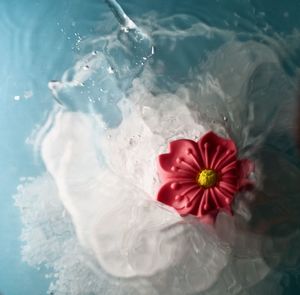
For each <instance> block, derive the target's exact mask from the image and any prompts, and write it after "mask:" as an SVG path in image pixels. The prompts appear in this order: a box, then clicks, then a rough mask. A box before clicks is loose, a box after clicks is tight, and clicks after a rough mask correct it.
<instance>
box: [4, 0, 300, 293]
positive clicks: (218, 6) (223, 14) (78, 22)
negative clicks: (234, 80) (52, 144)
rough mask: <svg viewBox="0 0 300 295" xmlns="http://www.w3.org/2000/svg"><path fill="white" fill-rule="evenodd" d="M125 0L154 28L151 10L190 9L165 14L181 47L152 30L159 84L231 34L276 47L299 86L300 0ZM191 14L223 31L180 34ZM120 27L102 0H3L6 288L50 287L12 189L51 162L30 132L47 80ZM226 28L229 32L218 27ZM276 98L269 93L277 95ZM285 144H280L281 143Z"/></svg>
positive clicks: (42, 109) (46, 99) (297, 287)
mask: <svg viewBox="0 0 300 295" xmlns="http://www.w3.org/2000/svg"><path fill="white" fill-rule="evenodd" d="M119 3H120V4H121V6H122V7H123V9H124V10H125V11H126V13H127V14H128V15H129V16H130V17H131V19H133V20H134V21H135V23H136V24H137V25H140V26H141V27H142V28H143V29H144V31H146V32H147V33H148V34H149V36H151V33H152V32H151V29H153V28H155V24H154V23H152V24H151V25H152V27H151V26H150V24H149V23H147V20H150V19H151V18H150V17H151V15H152V14H153V13H155V15H156V18H157V19H159V18H165V19H167V18H168V17H172V16H173V15H175V14H184V15H188V16H190V18H188V19H178V20H176V19H174V20H172V22H171V23H165V24H164V25H165V26H166V27H168V28H173V27H174V31H175V32H176V31H178V37H176V34H175V35H174V37H173V39H172V40H173V41H172V42H174V47H173V49H172V50H171V51H170V48H169V45H170V40H165V39H164V38H161V37H160V36H159V34H157V35H155V34H154V35H153V36H152V38H153V40H154V44H155V47H156V52H155V58H156V60H154V66H155V63H156V61H157V60H163V61H164V63H165V71H164V72H163V73H161V75H163V76H164V81H165V83H164V85H159V86H160V87H161V88H165V89H166V90H172V89H173V87H174V84H177V83H181V82H182V81H185V80H186V79H187V77H188V76H189V75H190V70H191V69H192V68H193V66H194V65H195V64H201V63H205V62H206V61H207V59H208V56H209V54H210V52H211V51H214V50H216V49H218V48H219V47H220V46H221V45H223V44H225V43H226V42H230V40H231V39H232V38H236V39H237V40H239V41H241V42H246V41H249V40H255V41H258V42H261V43H262V44H266V45H267V46H268V47H270V48H271V50H272V51H274V52H275V54H277V55H278V57H279V60H280V62H281V66H282V69H283V71H284V72H285V74H286V75H287V76H288V77H289V79H290V81H291V87H294V86H295V80H296V74H297V71H298V70H299V65H300V58H299V53H300V44H299V41H298V40H299V39H297V38H293V37H292V38H291V39H290V40H291V43H290V44H289V43H288V41H286V39H285V36H290V35H293V33H294V34H296V35H297V32H298V34H299V31H300V18H299V11H300V2H299V1H297V0H294V1H292V0H289V1H271V0H269V1H266V0H265V1H246V0H245V1H223V0H207V1H204V0H201V1H199V0H195V1H191V0H189V1H176V0H167V1H161V0H160V1H159V0H152V1H136V0H132V1H119ZM151 13H152V14H151ZM103 18H104V19H105V20H106V22H105V26H103ZM101 20H102V22H101ZM150 23H151V21H150ZM192 23H201V24H204V25H205V26H208V27H211V28H214V29H216V31H212V32H210V34H211V35H210V37H209V38H207V37H205V36H204V37H203V36H201V34H197V32H196V33H195V34H194V36H189V37H186V38H180V31H181V30H182V31H184V30H186V29H187V28H188V27H190V26H191V24H192ZM99 24H100V26H99ZM116 27H117V21H116V19H115V18H114V16H113V14H112V13H111V12H110V10H109V8H108V6H107V5H106V4H105V3H104V2H103V1H100V0H97V1H96V0H87V1H79V0H53V1H49V0H48V1H38V0H37V1H35V0H30V1H23V0H14V1H9V0H0V36H1V42H0V81H1V82H0V99H1V100H0V138H1V140H0V166H1V168H2V169H1V171H0V294H3V295H21V294H30V295H35V294H37V295H39V294H46V292H47V289H48V285H49V280H48V279H47V278H45V274H46V269H45V268H44V267H41V269H39V270H37V269H35V268H33V267H30V266H29V265H28V264H27V263H26V262H24V261H22V259H21V252H20V251H21V242H20V235H21V229H22V224H21V220H20V213H19V210H18V208H17V207H15V206H14V199H13V195H14V194H15V193H16V188H17V186H18V184H19V182H20V180H19V179H20V178H21V177H24V176H26V177H29V176H37V175H39V174H40V173H42V171H44V166H43V163H42V162H41V161H40V160H39V159H37V158H36V155H35V154H34V153H33V151H32V147H31V146H30V145H29V144H26V143H25V142H26V139H27V138H28V137H29V136H30V135H31V134H32V132H33V130H34V129H35V128H36V126H37V125H38V124H41V123H42V122H44V121H45V120H46V118H47V115H48V114H49V112H50V111H51V109H52V108H53V105H55V104H57V102H55V100H54V99H53V96H52V93H51V92H50V90H49V89H48V82H49V81H51V80H59V79H60V78H61V76H62V74H63V73H64V72H65V70H66V69H68V68H70V67H71V66H73V65H74V62H75V60H77V59H78V57H82V56H84V55H85V54H86V53H87V51H89V50H93V49H94V48H92V47H93V46H92V45H91V46H90V48H86V47H81V42H82V40H85V39H86V38H87V37H89V38H97V37H98V36H99V35H100V36H101V34H104V32H105V31H107V32H110V31H112V30H115V28H116ZM218 30H226V31H227V32H230V33H229V34H223V33H222V34H219V33H218ZM157 67H158V66H157ZM135 74H136V73H135ZM159 75H160V74H158V76H159ZM158 81H159V79H158ZM158 84H159V82H158ZM125 86H126V87H125ZM125 86H124V88H126V89H127V88H128V87H130V81H129V83H128V85H127V84H126V85H125ZM115 97H116V96H115ZM116 99H117V98H116ZM283 99H284V98H283ZM272 103H273V102H272V101H271V98H270V105H272ZM103 110H104V111H103ZM100 111H102V112H105V109H103V108H101V106H100ZM119 116H120V114H119V113H118V112H117V111H112V112H111V113H109V114H108V115H107V118H106V119H107V121H108V123H111V124H117V122H118V120H119V119H120V118H119ZM269 141H270V144H271V145H272V144H273V142H274V141H276V142H278V140H275V139H270V140H269ZM279 141H280V140H279ZM279 146H280V145H279V144H276V147H277V148H278V149H280V148H279ZM281 152H283V153H286V154H288V156H289V157H290V160H291V162H293V163H297V161H298V160H297V156H296V155H295V152H294V148H293V146H292V144H291V147H290V149H289V150H288V149H287V150H285V151H283V149H281ZM294 251H299V250H298V249H295V250H294ZM285 271H286V270H285ZM298 271H299V269H292V270H291V271H286V276H284V279H282V278H280V279H281V280H282V286H284V288H285V291H284V294H299V293H300V279H299V276H298Z"/></svg>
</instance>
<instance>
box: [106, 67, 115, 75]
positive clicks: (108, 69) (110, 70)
mask: <svg viewBox="0 0 300 295" xmlns="http://www.w3.org/2000/svg"><path fill="white" fill-rule="evenodd" d="M107 72H108V73H109V74H113V73H114V72H115V71H114V69H113V68H112V67H108V68H107Z"/></svg>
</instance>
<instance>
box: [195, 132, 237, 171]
mask: <svg viewBox="0 0 300 295" xmlns="http://www.w3.org/2000/svg"><path fill="white" fill-rule="evenodd" d="M198 146H199V150H200V152H201V157H202V159H203V162H204V164H205V168H209V169H215V168H217V166H218V165H220V164H221V163H222V162H224V161H226V162H227V161H228V160H229V159H230V160H233V159H234V157H236V154H237V149H236V146H235V144H234V142H233V141H232V140H230V139H225V138H222V137H219V136H218V135H216V134H215V133H213V132H208V133H206V134H205V135H204V136H203V137H202V138H201V139H200V140H199V141H198Z"/></svg>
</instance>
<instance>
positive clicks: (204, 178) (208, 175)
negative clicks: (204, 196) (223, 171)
mask: <svg viewBox="0 0 300 295" xmlns="http://www.w3.org/2000/svg"><path fill="white" fill-rule="evenodd" d="M217 180H218V175H217V173H216V172H215V171H214V170H211V169H204V170H202V171H201V172H200V173H199V174H198V176H197V182H198V184H199V185H200V186H202V187H204V188H209V187H212V186H214V185H215V184H216V182H217Z"/></svg>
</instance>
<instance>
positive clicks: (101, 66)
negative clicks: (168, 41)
mask: <svg viewBox="0 0 300 295" xmlns="http://www.w3.org/2000/svg"><path fill="white" fill-rule="evenodd" d="M107 3H108V5H109V7H110V9H111V10H112V12H113V14H114V15H115V16H116V19H117V20H118V21H119V23H120V29H119V31H117V32H113V33H111V34H110V35H109V36H107V38H106V39H105V40H103V41H102V42H100V43H99V44H97V47H96V48H95V49H94V50H93V51H92V52H90V53H88V54H87V55H85V56H84V57H83V58H81V59H80V60H79V61H77V63H76V64H75V66H74V67H72V68H71V69H69V70H67V71H66V72H65V73H64V75H63V77H62V79H61V81H50V82H49V84H48V86H49V88H50V90H51V91H52V93H53V95H54V98H55V99H56V101H57V102H58V103H59V104H61V105H63V106H65V107H67V109H69V110H73V111H78V110H80V111H83V112H91V113H100V114H102V115H103V117H104V119H105V121H106V122H107V123H108V125H114V124H117V123H118V120H117V121H116V122H112V118H118V117H120V113H119V110H118V108H117V106H116V103H117V102H118V101H119V100H120V99H121V98H122V97H123V96H124V93H126V91H127V90H128V89H129V87H130V85H131V84H132V81H133V79H134V78H136V77H137V75H138V74H139V73H140V72H141V71H142V70H143V68H144V66H145V64H146V62H147V61H148V59H149V58H150V57H151V56H152V55H153V54H154V46H153V43H152V40H151V38H150V37H149V36H148V35H147V34H146V33H144V32H143V31H142V30H141V29H140V28H138V27H137V26H136V25H135V23H134V22H133V21H132V20H131V19H130V18H129V17H128V16H127V15H126V14H125V12H124V11H123V10H122V9H121V7H120V6H119V5H118V3H117V2H116V1H107Z"/></svg>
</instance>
